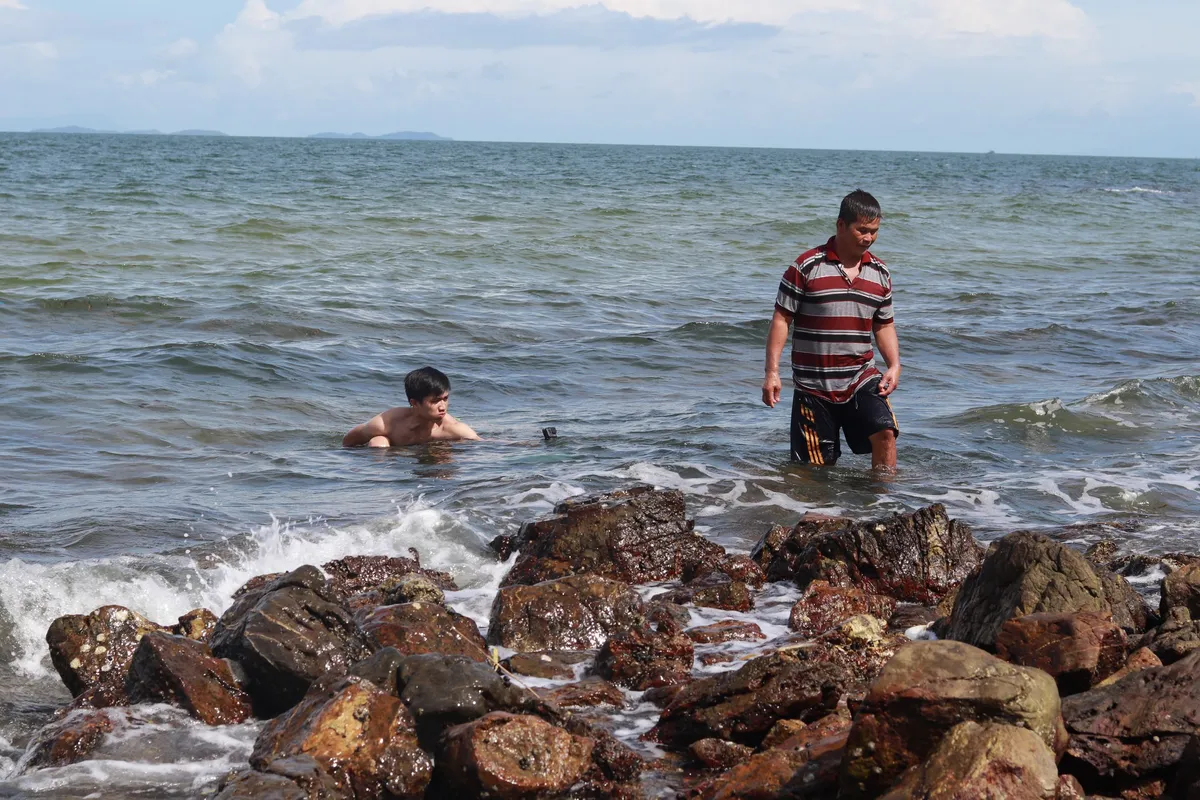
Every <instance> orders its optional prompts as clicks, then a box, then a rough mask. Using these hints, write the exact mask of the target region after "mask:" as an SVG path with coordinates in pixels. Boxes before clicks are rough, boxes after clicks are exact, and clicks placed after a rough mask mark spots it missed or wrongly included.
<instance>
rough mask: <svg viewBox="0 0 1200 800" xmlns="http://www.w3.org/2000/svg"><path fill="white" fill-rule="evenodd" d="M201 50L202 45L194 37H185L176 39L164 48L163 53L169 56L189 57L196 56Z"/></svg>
mask: <svg viewBox="0 0 1200 800" xmlns="http://www.w3.org/2000/svg"><path fill="white" fill-rule="evenodd" d="M199 51H200V45H198V44H196V42H195V41H194V40H192V39H188V38H186V37H185V38H183V39H176V40H175V41H173V42H171V43H170V44H169V45H167V46H166V47H164V48H162V51H161V52H162V54H163V55H164V56H166V57H167V58H187V57H188V56H194V55H195V54H196V53H197V52H199Z"/></svg>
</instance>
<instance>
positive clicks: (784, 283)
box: [775, 264, 804, 317]
mask: <svg viewBox="0 0 1200 800" xmlns="http://www.w3.org/2000/svg"><path fill="white" fill-rule="evenodd" d="M803 296H804V276H803V275H801V274H800V270H799V269H797V268H796V265H795V264H793V265H792V266H790V267H788V269H787V272H785V273H783V280H781V281H780V282H779V293H778V294H776V295H775V307H776V308H778V309H779V310H780V311H783V312H784V313H786V314H790V315H792V316H793V317H794V316H796V313H797V312H798V311H799V310H800V301H801V299H802V298H803Z"/></svg>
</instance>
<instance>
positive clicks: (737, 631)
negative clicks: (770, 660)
mask: <svg viewBox="0 0 1200 800" xmlns="http://www.w3.org/2000/svg"><path fill="white" fill-rule="evenodd" d="M683 635H684V636H686V637H688V638H689V639H691V640H692V641H693V642H695V643H696V644H720V643H722V642H757V641H760V640H762V639H766V638H767V635H766V634H765V633H763V632H762V628H760V627H758V625H756V624H755V623H753V622H742V621H741V620H736V619H723V620H720V621H718V622H714V623H713V624H711V625H702V626H700V627H698V628H689V629H688V630H686V631H684V632H683Z"/></svg>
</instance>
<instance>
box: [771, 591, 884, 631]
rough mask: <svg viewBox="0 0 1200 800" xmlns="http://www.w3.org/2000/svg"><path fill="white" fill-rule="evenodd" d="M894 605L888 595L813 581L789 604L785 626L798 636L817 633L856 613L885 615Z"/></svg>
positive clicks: (856, 614) (831, 627)
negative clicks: (789, 613) (798, 597)
mask: <svg viewBox="0 0 1200 800" xmlns="http://www.w3.org/2000/svg"><path fill="white" fill-rule="evenodd" d="M895 608H896V601H895V600H894V599H892V598H891V597H886V596H884V595H879V594H871V593H869V592H864V591H863V590H862V589H858V588H855V587H853V586H845V587H843V586H831V585H830V584H829V582H828V581H813V582H812V583H810V584H809V585H808V587H807V588H806V589H805V590H804V594H803V595H801V596H800V599H799V600H797V601H796V604H795V605H794V606H792V613H791V616H790V617H789V618H788V627H789V628H791V629H792V630H794V631H796V632H797V633H799V634H800V635H801V636H806V637H810V638H811V637H814V636H820V635H821V634H823V633H825V632H826V631H828V630H831V629H833V628H834V627H836V626H837V625H839V624H840V623H842V622H844V621H845V620H847V619H850V618H851V617H855V616H858V615H859V614H870V615H872V616H875V617H879V618H881V619H887V618H888V617H890V616H891V614H892V611H894V610H895Z"/></svg>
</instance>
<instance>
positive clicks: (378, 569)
mask: <svg viewBox="0 0 1200 800" xmlns="http://www.w3.org/2000/svg"><path fill="white" fill-rule="evenodd" d="M409 554H410V555H411V556H412V558H400V557H395V556H348V557H347V558H339V559H338V560H336V561H330V562H329V563H327V564H322V565H321V567H322V569H324V570H325V574H327V575H328V576H329V587H330V590H331V591H332V592H333V593H334V595H335V597H337V598H339V599H345V598H348V597H352V596H354V595H356V594H362V593H363V592H368V591H371V590H372V589H378V588H380V587H382V586H384V585H393V586H394V585H395V583H396V582H397V581H398V580H399V579H400V578H404V577H406V576H408V575H422V576H424V577H425V578H428V579H429V580H430V581H432V582H433V583H434V584H435V585H436V586H438V587H439V588H441V589H447V590H450V591H453V590H455V589H457V588H458V586H457V585H456V584H455V583H454V578H452V577H451V576H450V574H449V573H446V572H439V571H437V570H433V569H424V568H422V567H421V561H420V559H419V558H418V557H417V551H416V550H409Z"/></svg>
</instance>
